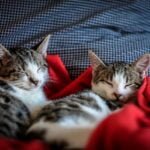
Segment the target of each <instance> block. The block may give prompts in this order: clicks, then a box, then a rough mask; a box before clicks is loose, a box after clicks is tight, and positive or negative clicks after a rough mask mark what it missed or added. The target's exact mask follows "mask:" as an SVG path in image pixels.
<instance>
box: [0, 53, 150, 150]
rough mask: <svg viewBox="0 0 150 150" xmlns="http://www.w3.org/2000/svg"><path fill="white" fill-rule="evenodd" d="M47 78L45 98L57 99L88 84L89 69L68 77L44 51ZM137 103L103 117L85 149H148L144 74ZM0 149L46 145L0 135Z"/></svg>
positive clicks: (148, 84) (149, 85) (149, 94)
mask: <svg viewBox="0 0 150 150" xmlns="http://www.w3.org/2000/svg"><path fill="white" fill-rule="evenodd" d="M47 62H48V65H49V75H50V77H51V78H50V81H49V82H48V83H47V84H46V85H45V87H44V90H45V93H46V95H47V97H48V98H49V99H57V98H61V97H63V96H67V95H69V94H72V93H75V92H78V91H80V90H83V89H85V88H89V87H90V86H91V84H90V83H91V77H92V73H91V71H92V69H91V68H90V67H89V68H88V69H86V70H85V71H84V72H83V73H82V74H81V75H80V76H79V77H78V78H77V79H75V80H71V79H70V76H69V73H68V71H67V69H66V67H65V65H64V64H63V62H62V60H61V59H60V57H59V56H58V55H48V57H47ZM137 97H138V106H136V105H134V104H128V105H126V106H125V107H124V108H123V109H122V110H121V111H119V112H115V113H113V114H112V115H110V116H109V117H107V118H106V119H105V120H104V121H103V122H102V123H101V124H99V125H98V126H97V128H96V129H95V131H94V132H93V134H92V135H91V137H90V139H89V142H88V143H87V147H86V149H87V150H133V149H136V150H149V149H150V118H149V116H150V107H149V106H150V78H149V77H147V78H145V80H144V82H143V85H142V87H141V88H140V90H139V91H138V92H137ZM0 149H5V150H17V149H18V150H20V149H22V150H30V149H32V150H47V149H49V147H48V145H46V144H44V143H42V142H40V141H35V140H32V141H30V142H23V141H19V140H18V141H17V140H12V139H4V138H1V139H0Z"/></svg>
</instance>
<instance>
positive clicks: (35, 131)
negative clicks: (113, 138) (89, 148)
mask: <svg viewBox="0 0 150 150" xmlns="http://www.w3.org/2000/svg"><path fill="white" fill-rule="evenodd" d="M89 57H90V61H91V65H92V68H93V71H92V83H91V86H92V88H91V89H92V90H85V91H80V92H79V93H76V94H72V95H69V96H67V97H64V98H61V99H58V100H55V101H53V102H51V103H50V104H47V105H46V106H44V107H43V109H42V110H41V111H40V113H39V114H38V116H37V118H36V119H35V120H34V121H33V123H32V125H31V126H30V127H29V129H28V131H27V137H28V138H29V139H33V138H36V139H41V140H43V141H45V142H46V143H48V144H50V146H51V149H83V148H84V147H85V145H86V143H87V141H88V139H89V137H90V135H91V133H92V132H93V130H94V129H95V127H96V125H97V124H99V123H100V122H101V121H102V120H103V119H104V118H105V117H107V116H108V115H109V114H110V113H112V111H113V110H116V109H117V108H120V107H122V106H123V105H124V104H125V103H127V102H128V100H129V99H130V97H131V96H132V95H134V94H135V93H136V91H137V90H138V89H139V87H140V86H141V84H142V81H143V79H144V76H145V74H146V72H147V70H148V68H149V66H150V55H149V54H145V55H143V56H141V57H140V58H139V59H138V60H136V61H135V62H133V63H131V64H127V63H125V62H116V63H112V64H108V65H106V64H104V62H103V61H102V60H101V59H100V58H98V56H96V54H95V53H93V52H92V51H90V52H89ZM109 102H110V103H109ZM116 102H117V103H116ZM118 102H119V103H118ZM114 105H115V106H114Z"/></svg>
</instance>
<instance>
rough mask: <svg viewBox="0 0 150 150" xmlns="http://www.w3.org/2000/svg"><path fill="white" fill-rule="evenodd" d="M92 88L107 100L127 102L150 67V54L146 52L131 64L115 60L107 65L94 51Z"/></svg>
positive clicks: (92, 58)
mask: <svg viewBox="0 0 150 150" xmlns="http://www.w3.org/2000/svg"><path fill="white" fill-rule="evenodd" d="M89 57H90V61H91V64H92V68H93V72H92V90H93V91H94V92H95V93H97V94H99V95H100V96H101V97H103V98H105V99H106V100H120V101H122V102H126V101H127V100H128V99H129V98H130V96H133V95H134V93H135V92H136V91H137V89H138V88H139V87H140V86H141V84H142V81H143V79H144V77H145V75H146V72H147V71H148V68H149V67H150V54H145V55H143V56H141V57H140V58H139V59H137V60H136V61H134V62H133V63H131V64H127V63H125V62H115V63H112V64H108V65H106V64H105V63H104V62H103V61H102V60H101V59H100V58H99V57H98V56H96V55H95V53H93V52H92V51H89Z"/></svg>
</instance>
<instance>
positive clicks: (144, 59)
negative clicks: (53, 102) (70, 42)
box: [133, 54, 150, 78]
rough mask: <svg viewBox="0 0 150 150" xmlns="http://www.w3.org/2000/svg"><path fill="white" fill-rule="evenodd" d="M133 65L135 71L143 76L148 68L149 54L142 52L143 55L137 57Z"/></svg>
mask: <svg viewBox="0 0 150 150" xmlns="http://www.w3.org/2000/svg"><path fill="white" fill-rule="evenodd" d="M133 65H134V67H135V69H136V71H138V72H139V73H140V74H141V77H142V78H144V77H145V76H146V73H147V71H148V69H149V68H150V54H144V55H143V56H141V57H140V58H138V59H137V60H136V61H135V62H134V63H133Z"/></svg>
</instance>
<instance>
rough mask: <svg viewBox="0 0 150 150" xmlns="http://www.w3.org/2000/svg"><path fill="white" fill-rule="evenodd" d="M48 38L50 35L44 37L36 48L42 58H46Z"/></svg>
mask: <svg viewBox="0 0 150 150" xmlns="http://www.w3.org/2000/svg"><path fill="white" fill-rule="evenodd" d="M50 37H51V35H50V34H49V35H48V36H47V37H45V38H44V40H43V41H42V42H41V43H40V45H39V46H38V48H37V51H38V52H39V53H41V54H42V55H43V56H44V57H46V56H47V48H48V43H49V39H50Z"/></svg>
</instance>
